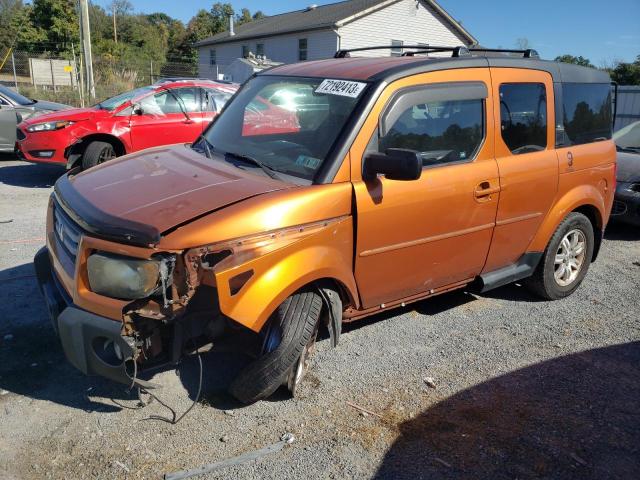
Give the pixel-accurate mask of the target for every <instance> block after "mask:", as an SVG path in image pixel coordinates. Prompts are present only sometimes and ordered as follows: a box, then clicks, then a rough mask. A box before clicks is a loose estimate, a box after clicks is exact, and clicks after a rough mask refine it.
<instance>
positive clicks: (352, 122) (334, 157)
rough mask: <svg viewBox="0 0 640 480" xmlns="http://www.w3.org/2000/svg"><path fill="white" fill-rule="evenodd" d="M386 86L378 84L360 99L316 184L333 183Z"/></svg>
mask: <svg viewBox="0 0 640 480" xmlns="http://www.w3.org/2000/svg"><path fill="white" fill-rule="evenodd" d="M386 86H387V84H386V83H385V82H376V83H374V84H373V85H369V86H368V87H367V89H366V90H365V93H364V96H363V97H362V98H361V99H360V101H359V102H358V104H357V105H356V108H354V110H353V112H352V114H351V118H349V120H348V121H347V124H346V125H345V126H344V128H343V129H342V132H341V133H340V135H338V138H337V139H336V141H335V142H334V144H333V148H332V151H331V152H330V153H329V155H328V156H327V160H325V161H324V162H323V163H322V165H321V166H320V169H319V170H318V172H317V173H316V176H315V178H314V179H313V183H314V184H325V183H332V182H333V179H334V178H335V176H336V174H337V173H338V170H339V169H340V167H341V166H342V163H343V161H344V158H345V157H346V156H347V153H348V152H349V150H350V149H351V145H352V144H353V142H354V141H355V139H356V136H357V135H358V133H360V129H361V128H362V125H364V122H365V121H366V120H367V118H368V117H369V113H370V112H371V110H372V109H373V106H374V105H375V103H376V100H378V97H379V96H380V94H381V93H382V90H383V89H384V88H385V87H386Z"/></svg>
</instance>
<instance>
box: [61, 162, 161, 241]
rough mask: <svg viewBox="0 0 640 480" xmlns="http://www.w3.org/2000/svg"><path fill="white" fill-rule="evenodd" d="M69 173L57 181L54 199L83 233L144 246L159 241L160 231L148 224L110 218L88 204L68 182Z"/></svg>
mask: <svg viewBox="0 0 640 480" xmlns="http://www.w3.org/2000/svg"><path fill="white" fill-rule="evenodd" d="M72 173H73V172H70V173H69V174H67V175H63V176H62V177H60V178H59V179H58V181H57V182H56V184H55V187H54V196H55V200H56V202H57V203H58V205H59V206H60V207H61V208H62V209H63V210H64V211H65V213H66V214H67V215H68V216H69V217H71V219H72V220H73V221H74V222H76V223H77V224H78V225H79V226H80V227H82V229H83V230H85V231H87V232H89V233H92V234H94V235H96V236H97V237H99V238H104V239H111V240H117V241H119V242H123V243H128V244H131V245H137V246H143V247H144V246H149V245H153V244H156V243H158V242H159V241H160V232H159V231H158V230H157V229H156V228H154V227H152V226H151V225H145V224H143V223H138V222H132V221H130V220H126V219H123V218H120V217H115V216H113V215H109V214H108V213H105V212H103V211H102V210H100V209H99V208H98V207H96V206H95V205H93V204H91V203H89V202H88V201H87V199H86V198H84V197H83V196H82V195H80V194H79V193H78V191H77V190H76V189H75V188H73V185H72V184H71V182H70V181H69V175H70V174H72Z"/></svg>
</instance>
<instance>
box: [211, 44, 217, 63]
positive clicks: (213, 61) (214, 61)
mask: <svg viewBox="0 0 640 480" xmlns="http://www.w3.org/2000/svg"><path fill="white" fill-rule="evenodd" d="M216 63H218V59H217V57H216V49H215V48H212V49H211V50H209V65H215V64H216Z"/></svg>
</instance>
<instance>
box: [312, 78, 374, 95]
mask: <svg viewBox="0 0 640 480" xmlns="http://www.w3.org/2000/svg"><path fill="white" fill-rule="evenodd" d="M366 86H367V84H366V83H363V82H350V81H348V80H329V79H325V80H323V81H322V83H321V84H320V85H318V88H316V92H315V93H328V94H329V95H342V96H343V97H352V98H356V97H357V96H358V95H360V92H361V91H362V90H363V89H364V87H366Z"/></svg>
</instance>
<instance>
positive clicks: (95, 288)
mask: <svg viewBox="0 0 640 480" xmlns="http://www.w3.org/2000/svg"><path fill="white" fill-rule="evenodd" d="M174 264H175V257H174V256H172V255H171V256H163V257H159V258H154V259H151V260H144V259H139V258H131V257H124V256H121V255H114V254H111V253H105V252H98V253H94V254H92V255H91V256H89V258H88V259H87V273H88V276H89V286H90V288H91V291H92V292H95V293H97V294H99V295H104V296H106V297H111V298H118V299H122V300H137V299H140V298H146V297H148V296H150V295H153V294H154V293H160V292H162V293H163V294H164V291H165V290H166V288H167V286H169V285H170V284H171V277H172V272H173V266H174Z"/></svg>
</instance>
